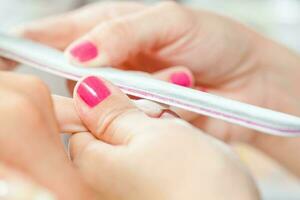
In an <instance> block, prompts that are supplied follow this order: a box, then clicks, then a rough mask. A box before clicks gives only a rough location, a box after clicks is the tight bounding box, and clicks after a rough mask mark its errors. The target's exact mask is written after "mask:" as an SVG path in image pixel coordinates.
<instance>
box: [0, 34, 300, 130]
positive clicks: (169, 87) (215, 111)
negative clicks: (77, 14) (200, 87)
mask: <svg viewBox="0 0 300 200" xmlns="http://www.w3.org/2000/svg"><path fill="white" fill-rule="evenodd" d="M0 56H3V57H6V58H9V59H12V60H16V61H18V62H20V63H24V64H27V65H29V66H32V67H35V68H37V69H40V70H43V71H46V72H49V73H52V74H56V75H58V76H62V77H65V78H68V79H72V80H79V79H80V78H81V77H83V76H87V75H94V76H101V77H103V78H105V79H107V80H109V81H111V82H112V83H114V84H115V85H117V86H118V87H119V88H121V89H122V91H123V92H125V93H127V94H130V95H133V96H137V97H141V98H145V99H149V100H153V101H157V102H160V103H164V104H168V105H172V106H176V107H179V108H183V109H186V110H189V111H193V112H196V113H199V114H202V115H206V116H209V117H214V118H217V119H222V120H224V121H227V122H230V123H234V124H238V125H241V126H244V127H248V128H251V129H254V130H258V131H261V132H264V133H268V134H272V135H280V136H300V118H299V117H296V116H292V115H288V114H284V113H280V112H276V111H272V110H268V109H264V108H260V107H257V106H253V105H249V104H245V103H241V102H238V101H234V100H230V99H225V98H223V97H219V96H216V95H212V94H208V93H205V92H201V91H196V90H193V89H189V88H185V87H180V86H177V85H174V84H170V83H167V82H163V81H159V80H156V79H152V78H149V77H145V76H142V75H136V74H133V73H129V72H124V71H120V70H116V69H112V68H98V69H91V68H89V69H87V68H80V67H74V66H72V65H71V64H68V63H67V61H66V59H65V58H64V55H63V53H62V52H60V51H57V50H55V49H52V48H49V47H46V46H44V45H41V44H38V43H35V42H32V41H29V40H25V39H21V38H16V37H12V36H8V35H5V34H0Z"/></svg>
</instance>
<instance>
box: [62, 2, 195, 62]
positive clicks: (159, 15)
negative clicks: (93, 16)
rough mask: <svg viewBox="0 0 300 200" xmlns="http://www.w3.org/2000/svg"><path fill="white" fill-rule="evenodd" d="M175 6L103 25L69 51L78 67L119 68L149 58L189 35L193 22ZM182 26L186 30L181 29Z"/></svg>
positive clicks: (160, 6)
mask: <svg viewBox="0 0 300 200" xmlns="http://www.w3.org/2000/svg"><path fill="white" fill-rule="evenodd" d="M188 16H189V15H187V14H186V12H185V10H184V9H183V8H182V7H180V6H179V5H177V4H176V3H173V2H169V1H168V2H163V3H160V4H158V5H156V6H153V7H151V8H149V9H146V10H142V11H140V12H136V13H133V14H130V15H128V16H125V17H122V18H117V19H114V20H110V21H107V22H104V23H101V24H100V25H99V26H97V27H95V28H94V29H93V30H92V31H91V32H89V33H88V34H86V35H85V36H83V37H81V38H80V39H78V40H77V41H75V42H74V43H73V44H71V45H70V46H69V47H68V49H67V50H66V54H67V56H68V57H69V58H70V60H71V61H72V62H73V63H75V64H84V66H106V65H111V66H119V65H120V64H122V63H125V62H126V61H127V59H130V58H133V57H134V56H135V55H138V54H139V53H146V54H149V53H151V52H154V51H156V52H157V51H158V50H159V49H160V48H163V47H165V46H166V45H170V44H172V43H173V42H174V41H177V40H178V38H180V37H181V36H183V35H184V34H186V32H187V31H188V30H187V29H189V27H191V26H188V25H189V24H191V20H190V18H189V17H188ZM180 24H183V25H184V26H183V27H178V25H180Z"/></svg>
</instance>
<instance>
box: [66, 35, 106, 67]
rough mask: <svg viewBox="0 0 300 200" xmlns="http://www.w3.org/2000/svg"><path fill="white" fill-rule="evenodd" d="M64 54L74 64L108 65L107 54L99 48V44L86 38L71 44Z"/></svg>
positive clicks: (89, 65)
mask: <svg viewBox="0 0 300 200" xmlns="http://www.w3.org/2000/svg"><path fill="white" fill-rule="evenodd" d="M65 55H66V57H67V59H68V60H69V61H70V62H71V63H72V64H74V65H76V66H82V67H102V66H109V65H110V59H109V57H108V54H107V53H106V52H105V51H104V50H103V49H101V46H100V45H98V44H96V43H95V42H93V41H91V40H87V39H85V40H79V41H76V42H74V43H73V44H71V45H70V46H69V47H68V48H67V49H66V51H65Z"/></svg>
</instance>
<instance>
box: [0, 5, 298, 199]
mask: <svg viewBox="0 0 300 200" xmlns="http://www.w3.org/2000/svg"><path fill="white" fill-rule="evenodd" d="M120 1H121V0H120ZM123 1H124V0H123ZM91 2H95V0H94V1H91V0H0V31H6V30H9V28H11V27H13V26H14V25H17V24H20V23H24V22H27V21H30V20H33V19H37V18H41V17H45V16H49V15H53V14H57V13H62V12H65V11H67V10H72V9H75V8H78V7H80V6H83V5H84V4H87V3H91ZM140 2H145V3H150V4H151V3H155V2H158V0H144V1H142V0H140ZM178 2H179V3H182V4H186V5H189V6H192V7H194V8H199V9H208V10H212V11H214V12H218V13H220V14H223V15H227V16H230V17H232V18H235V19H237V20H240V21H242V22H243V23H246V24H248V25H249V26H251V27H252V28H253V29H255V30H257V31H258V32H260V33H262V34H264V35H267V36H268V37H271V38H273V39H274V40H276V41H278V42H280V43H283V44H285V45H286V46H288V47H289V48H291V49H294V50H295V51H298V52H299V53H300V37H299V36H300V0H178ZM18 72H20V73H30V74H37V75H38V76H39V77H41V78H42V79H43V80H44V81H45V82H47V83H48V85H49V87H50V88H51V90H52V91H53V93H55V94H60V95H65V96H67V95H68V93H67V91H66V87H65V83H64V82H65V80H63V79H61V78H58V77H55V76H51V75H48V74H45V73H42V72H38V71H35V70H33V69H30V68H27V67H25V66H22V67H20V68H18ZM275 148H276V147H275ZM236 150H237V152H238V154H239V155H240V157H241V159H242V160H243V161H244V162H245V163H246V164H247V166H248V167H249V168H250V170H251V172H252V173H253V174H254V176H255V179H256V181H257V183H258V185H259V189H260V191H261V194H262V197H263V199H264V200H300V184H299V181H298V179H297V178H295V177H293V176H292V175H291V174H288V173H287V172H286V171H285V170H284V169H282V168H281V167H280V165H279V164H278V163H275V162H274V161H272V160H270V159H268V158H266V157H265V156H264V155H262V154H261V153H260V152H257V151H255V150H253V149H251V148H250V147H248V146H244V145H237V146H236Z"/></svg>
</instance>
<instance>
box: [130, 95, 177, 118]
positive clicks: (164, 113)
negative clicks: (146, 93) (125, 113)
mask: <svg viewBox="0 0 300 200" xmlns="http://www.w3.org/2000/svg"><path fill="white" fill-rule="evenodd" d="M134 103H135V105H136V107H137V108H138V109H139V110H141V111H142V112H144V113H145V114H147V115H148V116H149V117H152V118H179V115H178V114H177V113H176V112H174V111H173V110H171V109H169V108H167V107H165V106H163V105H161V104H158V103H155V102H153V101H150V100H147V99H138V100H134Z"/></svg>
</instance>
